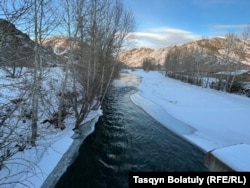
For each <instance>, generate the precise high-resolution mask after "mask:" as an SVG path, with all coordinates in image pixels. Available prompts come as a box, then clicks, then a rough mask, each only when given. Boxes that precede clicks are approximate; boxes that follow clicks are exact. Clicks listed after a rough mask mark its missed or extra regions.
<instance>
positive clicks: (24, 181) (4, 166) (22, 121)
mask: <svg viewBox="0 0 250 188" xmlns="http://www.w3.org/2000/svg"><path fill="white" fill-rule="evenodd" d="M23 72H25V73H26V74H24V75H23V76H22V77H21V78H10V77H7V75H6V72H4V71H3V70H2V69H1V70H0V107H1V108H2V109H1V113H4V112H5V111H7V107H9V106H10V105H11V104H12V103H11V102H9V101H14V100H16V99H19V98H21V99H26V101H27V102H26V101H24V102H23V103H21V105H19V106H18V107H17V110H15V111H14V113H13V114H12V115H11V116H10V117H9V119H8V121H7V120H6V121H5V122H4V123H3V122H1V123H2V124H3V125H4V126H0V187H1V188H12V187H17V188H22V187H34V188H37V187H41V185H42V184H43V183H44V181H45V180H46V178H47V177H49V175H50V174H51V172H52V171H53V170H54V169H55V168H56V167H57V164H58V163H59V161H61V159H62V158H64V157H67V158H65V160H66V161H63V163H64V164H68V165H69V164H70V162H72V158H74V155H76V154H77V151H78V147H79V146H80V145H81V142H82V140H83V139H84V138H85V137H86V136H87V135H88V134H90V133H91V132H92V131H93V129H94V125H95V122H96V121H97V119H96V118H98V117H99V116H100V115H101V114H102V111H101V109H98V110H96V111H90V113H89V114H88V116H87V118H86V119H85V120H84V122H83V124H84V123H85V124H86V123H87V122H92V121H93V122H92V124H91V125H90V127H89V128H88V129H86V127H85V125H84V129H83V130H82V132H79V133H76V132H74V131H73V130H72V129H73V128H74V122H75V117H74V115H67V116H66V118H65V120H64V124H65V129H64V130H60V129H55V128H54V126H53V125H51V124H49V123H42V121H43V120H45V119H48V118H50V117H51V114H53V113H54V112H55V111H56V109H58V97H57V93H59V91H60V88H61V82H60V81H61V80H63V75H64V74H63V69H62V68H60V67H55V68H48V69H45V70H44V79H43V81H42V88H43V90H42V91H43V95H42V97H43V98H42V99H43V100H41V101H40V102H41V103H40V105H39V122H38V136H37V141H36V147H31V146H30V145H29V144H28V143H26V139H27V138H28V137H29V136H30V132H31V130H30V124H31V123H30V121H31V120H30V118H26V117H25V116H24V115H23V114H25V113H26V111H29V109H30V105H29V104H30V103H29V102H28V101H29V100H30V97H29V94H30V90H31V88H30V87H31V86H32V84H31V81H32V79H31V76H30V71H29V70H28V69H24V70H23ZM71 84H72V83H71V80H70V79H69V80H68V83H67V86H68V87H69V89H70V85H71ZM21 88H24V89H21ZM46 101H47V102H49V101H50V102H51V103H48V104H46V105H45V102H46ZM5 104H8V105H9V106H8V105H5ZM12 106H13V105H12ZM12 106H10V107H12ZM10 109H11V108H10ZM1 113H0V117H1V118H2V117H3V115H2V114H1ZM1 121H2V119H1ZM76 137H77V138H76ZM79 142H80V143H79ZM1 144H5V145H6V147H5V145H4V146H2V145H1ZM17 144H20V145H22V144H23V145H25V149H23V150H20V151H18V152H15V151H16V150H17ZM15 145H16V146H15ZM72 146H73V147H72ZM72 148H73V149H72ZM12 150H13V153H14V155H13V156H12V155H11V156H10V157H9V158H7V159H6V160H4V161H3V163H1V162H2V161H1V159H2V156H4V155H5V154H8V152H7V151H10V152H12ZM14 150H15V151H14ZM69 150H71V151H70V153H67V152H68V151H69ZM65 153H67V156H65ZM68 155H70V156H68ZM63 167H64V169H62V168H61V169H60V172H56V173H55V174H53V175H55V176H60V175H62V173H63V171H62V170H65V169H66V168H67V166H63ZM53 172H54V171H53ZM48 183H49V182H48ZM49 187H50V186H49Z"/></svg>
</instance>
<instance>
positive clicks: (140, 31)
mask: <svg viewBox="0 0 250 188" xmlns="http://www.w3.org/2000/svg"><path fill="white" fill-rule="evenodd" d="M123 2H124V5H125V7H127V8H129V9H131V10H132V11H133V13H134V17H135V22H136V28H135V33H134V35H135V41H136V44H135V45H136V46H146V47H152V48H162V47H166V46H169V45H176V44H183V43H186V42H190V41H193V40H198V39H202V38H211V37H216V36H225V35H226V34H227V33H229V32H234V33H241V32H242V31H243V30H244V29H245V28H246V27H247V26H248V24H249V23H250V19H249V18H250V11H249V7H250V1H249V0H123Z"/></svg>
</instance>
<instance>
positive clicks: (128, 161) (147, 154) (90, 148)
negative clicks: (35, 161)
mask: <svg viewBox="0 0 250 188" xmlns="http://www.w3.org/2000/svg"><path fill="white" fill-rule="evenodd" d="M139 81H140V79H139V78H138V77H135V76H131V75H129V74H121V77H120V79H119V80H116V84H114V86H113V87H111V88H110V90H109V93H108V94H107V97H106V99H105V101H104V103H103V116H101V117H100V118H99V121H98V122H97V123H96V127H95V131H94V132H93V133H92V134H91V135H89V136H88V137H87V138H86V139H85V141H84V142H83V143H82V145H81V147H80V150H79V156H78V157H77V159H76V160H75V162H74V163H73V164H72V165H71V166H70V167H69V168H68V169H67V171H66V172H65V173H64V175H63V176H62V177H61V178H60V180H59V181H58V183H57V185H56V186H55V187H56V188H62V187H65V188H66V187H67V188H73V187H74V188H76V187H84V188H86V187H91V188H95V187H97V188H99V187H100V188H102V187H103V188H104V187H108V188H119V187H121V188H126V187H128V172H130V171H144V172H155V171H158V172H164V171H167V172H176V171H188V172H189V171H193V172H194V171H199V172H200V171H208V170H207V168H206V167H205V165H204V153H203V152H202V151H201V150H199V149H198V148H197V147H195V146H194V145H192V144H190V143H189V142H187V141H186V140H184V139H183V138H181V137H179V136H178V135H176V134H174V133H173V132H171V131H169V130H168V129H167V128H166V127H164V126H163V125H161V124H160V123H158V122H157V121H156V120H154V119H153V118H152V117H150V116H149V115H148V114H147V113H145V112H144V111H143V110H142V109H141V108H139V107H137V106H136V105H135V104H134V103H133V102H132V101H131V100H130V95H131V94H133V93H135V92H137V89H136V85H138V83H139Z"/></svg>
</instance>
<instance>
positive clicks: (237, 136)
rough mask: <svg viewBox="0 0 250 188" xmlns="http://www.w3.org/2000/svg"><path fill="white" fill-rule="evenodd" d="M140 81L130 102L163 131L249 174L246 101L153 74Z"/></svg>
mask: <svg viewBox="0 0 250 188" xmlns="http://www.w3.org/2000/svg"><path fill="white" fill-rule="evenodd" d="M129 72H130V73H131V74H135V75H138V76H140V77H141V78H142V82H141V84H140V85H139V86H138V89H139V92H138V93H135V94H133V95H131V99H132V101H133V102H134V103H135V104H137V105H138V106H140V107H141V108H143V109H144V110H145V111H146V112H147V113H149V114H150V115H151V116H152V117H153V118H155V119H156V120H158V121H159V122H160V123H162V124H163V125H164V126H166V127H167V128H169V129H171V130H172V131H174V132H175V133H177V134H179V135H181V136H182V137H184V138H185V139H187V140H189V141H190V142H192V143H194V144H195V145H197V146H198V147H200V148H201V149H203V150H204V151H205V152H209V151H212V152H213V154H214V155H215V156H216V157H218V158H219V159H221V160H222V161H224V162H225V163H226V164H227V165H228V166H230V167H232V168H233V169H235V170H237V171H250V160H249V158H250V123H249V122H250V119H249V114H250V98H247V97H246V96H239V95H235V94H229V93H226V92H221V91H216V90H212V89H208V88H202V87H198V86H195V85H190V84H187V83H183V82H181V81H178V80H174V79H171V78H168V77H165V76H164V75H163V73H160V72H157V71H150V72H148V73H147V72H144V71H143V70H135V71H129Z"/></svg>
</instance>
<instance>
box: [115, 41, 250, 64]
mask: <svg viewBox="0 0 250 188" xmlns="http://www.w3.org/2000/svg"><path fill="white" fill-rule="evenodd" d="M225 46H226V39H225V38H219V37H216V38H211V39H201V40H198V41H193V42H189V43H186V44H183V45H179V46H176V45H173V46H168V47H165V48H160V49H151V48H143V47H141V48H134V49H131V50H126V51H123V52H122V53H120V55H119V60H120V61H122V62H124V63H125V64H126V65H128V66H131V67H140V66H141V65H142V62H143V59H145V58H149V59H152V58H153V59H155V61H156V62H157V63H159V64H161V65H163V64H164V61H165V58H166V55H167V54H168V52H169V51H171V50H173V49H178V50H180V51H184V50H185V49H200V50H202V51H203V53H204V54H207V55H213V56H214V58H216V62H217V63H218V62H220V59H221V58H223V56H224V55H225V53H224V50H225ZM234 55H236V54H234ZM241 63H242V65H243V66H244V65H250V42H249V41H247V42H246V52H245V53H244V58H243V59H242V60H241Z"/></svg>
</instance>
